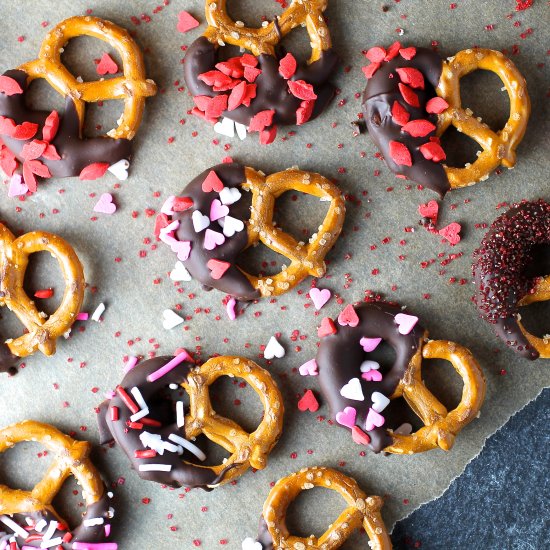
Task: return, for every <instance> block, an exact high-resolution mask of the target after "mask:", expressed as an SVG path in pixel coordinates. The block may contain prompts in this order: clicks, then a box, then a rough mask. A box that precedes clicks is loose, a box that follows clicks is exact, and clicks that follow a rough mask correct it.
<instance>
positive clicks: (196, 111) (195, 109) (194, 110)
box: [191, 107, 218, 124]
mask: <svg viewBox="0 0 550 550" xmlns="http://www.w3.org/2000/svg"><path fill="white" fill-rule="evenodd" d="M191 114H192V115H195V116H197V117H199V118H203V119H204V120H206V121H207V122H210V123H211V124H216V122H218V119H217V118H208V117H207V116H206V115H205V114H204V113H203V112H202V111H201V110H200V109H199V108H198V107H193V108H192V109H191Z"/></svg>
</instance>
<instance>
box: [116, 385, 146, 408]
mask: <svg viewBox="0 0 550 550" xmlns="http://www.w3.org/2000/svg"><path fill="white" fill-rule="evenodd" d="M115 391H116V392H117V393H118V395H119V397H120V398H121V399H122V402H123V403H124V404H125V405H126V406H127V407H128V408H129V409H130V410H131V411H132V413H133V414H136V413H138V412H139V411H140V408H139V407H138V406H137V405H136V404H135V403H134V400H133V399H132V398H131V397H130V396H129V395H128V394H127V393H126V390H125V389H124V388H123V387H122V386H117V387H116V389H115Z"/></svg>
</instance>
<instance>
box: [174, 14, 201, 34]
mask: <svg viewBox="0 0 550 550" xmlns="http://www.w3.org/2000/svg"><path fill="white" fill-rule="evenodd" d="M199 25H200V23H199V22H198V21H197V20H196V19H195V18H194V17H193V16H192V15H191V14H190V13H189V12H186V11H180V12H179V13H178V24H177V26H176V28H177V29H178V31H179V32H187V31H190V30H191V29H194V28H196V27H198V26H199Z"/></svg>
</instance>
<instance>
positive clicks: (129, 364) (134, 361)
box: [124, 355, 139, 374]
mask: <svg viewBox="0 0 550 550" xmlns="http://www.w3.org/2000/svg"><path fill="white" fill-rule="evenodd" d="M138 361H139V359H138V358H137V357H135V356H134V355H131V356H130V357H128V361H126V364H125V365H124V374H126V373H127V372H128V371H131V370H132V369H133V368H134V367H135V366H136V365H137V363H138Z"/></svg>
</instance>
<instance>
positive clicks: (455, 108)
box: [436, 48, 531, 188]
mask: <svg viewBox="0 0 550 550" xmlns="http://www.w3.org/2000/svg"><path fill="white" fill-rule="evenodd" d="M477 70H486V71H491V72H493V73H495V74H496V75H497V76H498V77H499V78H500V79H501V80H502V82H503V84H504V86H505V87H506V91H507V92H508V97H509V98H510V117H509V118H508V121H507V123H506V125H505V126H504V128H502V130H499V131H498V132H494V131H493V130H491V129H490V128H489V127H488V126H487V125H486V124H485V123H483V122H481V119H478V118H476V117H475V115H474V114H473V113H472V112H471V111H470V110H469V109H464V108H463V107H462V99H461V96H460V79H461V78H462V77H464V76H466V75H468V74H470V73H471V72H473V71H477ZM436 92H437V94H438V95H439V96H440V97H442V98H444V99H445V100H446V101H447V103H448V104H449V108H448V109H446V110H445V111H444V112H443V113H442V114H440V115H439V121H438V128H437V133H438V135H439V136H441V135H442V134H443V133H444V132H445V131H446V130H447V128H448V127H449V126H450V125H453V126H454V127H455V128H456V129H457V130H458V131H459V132H461V133H463V134H465V135H467V136H469V137H471V138H472V139H474V140H475V141H476V142H477V143H478V144H479V145H480V146H481V147H482V148H483V151H482V152H481V153H480V154H479V156H478V158H477V160H476V161H475V162H474V163H472V164H471V165H469V166H466V167H464V168H453V167H450V166H445V172H446V174H447V177H448V180H449V184H450V186H451V188H457V187H464V186H467V185H473V184H474V183H476V182H478V181H484V180H485V179H487V178H488V177H489V175H490V174H491V172H492V171H493V170H495V169H496V168H497V167H498V166H500V165H501V164H502V165H503V166H506V167H507V168H512V167H513V166H514V165H515V164H516V151H515V150H516V147H517V146H518V145H519V143H520V141H521V140H522V138H523V136H524V134H525V130H526V128H527V121H528V120H529V114H530V112H531V102H530V100H529V94H528V93H527V84H526V82H525V78H523V76H522V75H521V73H520V72H519V71H518V70H517V68H516V66H515V65H514V64H513V63H512V61H510V60H509V59H508V58H506V57H505V56H504V55H503V54H502V53H501V52H498V51H494V50H487V49H482V48H476V49H468V50H462V51H460V52H458V53H457V54H456V55H455V56H454V57H451V58H450V59H448V60H447V61H445V62H443V69H442V72H441V78H440V80H439V85H438V86H437V89H436Z"/></svg>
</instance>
